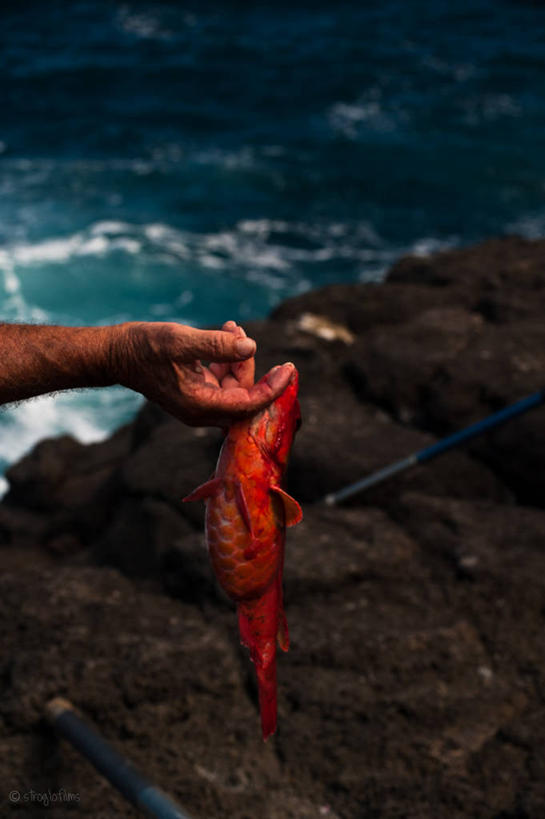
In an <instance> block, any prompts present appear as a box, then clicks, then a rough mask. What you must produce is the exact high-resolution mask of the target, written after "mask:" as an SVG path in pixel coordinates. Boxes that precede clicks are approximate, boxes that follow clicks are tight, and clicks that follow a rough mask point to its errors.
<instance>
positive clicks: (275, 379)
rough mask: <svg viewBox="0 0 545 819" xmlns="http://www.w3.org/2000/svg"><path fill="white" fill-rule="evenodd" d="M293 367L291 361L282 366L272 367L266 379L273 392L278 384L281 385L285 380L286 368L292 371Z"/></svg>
mask: <svg viewBox="0 0 545 819" xmlns="http://www.w3.org/2000/svg"><path fill="white" fill-rule="evenodd" d="M293 366H294V365H293V364H292V363H291V361H288V362H286V364H282V366H278V367H274V368H273V369H272V370H271V373H270V376H269V379H268V381H269V386H270V387H272V389H273V390H274V389H275V388H276V387H277V386H278V385H279V384H282V383H283V382H284V381H285V380H286V367H289V368H290V369H293ZM286 386H287V384H286Z"/></svg>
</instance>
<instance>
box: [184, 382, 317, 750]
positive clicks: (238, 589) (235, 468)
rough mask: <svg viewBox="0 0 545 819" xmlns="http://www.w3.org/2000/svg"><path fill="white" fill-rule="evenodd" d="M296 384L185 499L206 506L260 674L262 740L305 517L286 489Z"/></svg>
mask: <svg viewBox="0 0 545 819" xmlns="http://www.w3.org/2000/svg"><path fill="white" fill-rule="evenodd" d="M252 380H253V375H252ZM298 383H299V377H298V373H297V370H295V369H294V372H293V374H292V376H291V379H290V381H289V383H288V386H287V387H286V389H285V390H284V392H283V393H282V394H281V395H280V396H279V397H278V398H277V399H276V400H275V401H273V403H272V404H270V405H269V406H268V407H267V408H266V409H264V410H261V411H260V412H258V413H257V414H256V415H254V416H252V417H251V418H249V419H248V420H245V421H239V422H237V423H235V424H233V425H232V426H231V427H230V429H229V431H228V433H227V436H226V438H225V441H224V443H223V446H222V449H221V452H220V456H219V460H218V464H217V467H216V472H215V474H214V476H213V477H212V478H211V479H210V480H209V481H208V482H207V483H205V484H203V485H202V486H199V487H198V488H197V489H195V491H194V492H192V493H191V494H190V495H188V496H187V497H186V498H184V501H192V500H199V499H202V500H205V501H206V540H207V544H208V549H209V552H210V558H211V560H212V565H213V567H214V571H215V573H216V576H217V578H218V581H219V583H220V585H221V587H222V588H223V590H224V591H225V592H226V593H227V595H228V596H229V597H230V598H231V599H232V600H234V601H235V603H236V605H237V613H238V625H239V631H240V640H241V642H242V644H243V645H245V646H246V647H247V648H248V649H249V650H250V657H251V659H252V661H253V663H254V665H255V669H256V673H257V682H258V690H259V708H260V713H261V728H262V733H263V739H267V737H269V736H270V735H271V734H273V733H274V732H275V730H276V643H277V640H278V644H279V645H280V648H281V649H282V650H283V651H287V650H288V646H289V637H288V627H287V623H286V617H285V615H284V609H283V605H282V570H283V565H284V544H285V537H286V526H293V525H294V524H296V523H298V522H299V521H300V520H301V518H302V516H303V514H302V511H301V507H300V506H299V504H298V503H297V501H296V500H294V499H293V498H292V497H290V495H288V494H287V493H286V492H285V491H284V489H283V488H282V479H283V476H284V472H285V469H286V465H287V460H288V456H289V453H290V449H291V445H292V442H293V438H294V435H295V432H296V429H297V427H298V425H299V423H300V417H301V416H300V410H299V402H298V400H297V390H298Z"/></svg>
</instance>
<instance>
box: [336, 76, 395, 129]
mask: <svg viewBox="0 0 545 819" xmlns="http://www.w3.org/2000/svg"><path fill="white" fill-rule="evenodd" d="M380 97H381V92H380V89H378V88H372V89H369V91H368V92H367V93H366V94H365V95H364V96H363V97H361V98H360V99H358V100H356V101H355V102H351V103H348V102H336V103H335V104H334V105H332V106H331V107H330V108H329V110H328V111H327V119H328V120H329V124H330V126H331V127H332V128H333V130H334V131H337V132H338V133H340V134H342V135H343V136H345V137H347V138H348V139H357V137H358V136H359V134H360V131H361V130H362V129H367V130H372V131H380V132H386V131H393V130H394V129H395V128H396V120H395V118H394V116H393V114H391V113H389V112H387V111H386V109H385V108H384V106H383V105H382V103H381V100H380Z"/></svg>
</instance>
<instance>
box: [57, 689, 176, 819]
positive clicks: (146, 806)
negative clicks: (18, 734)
mask: <svg viewBox="0 0 545 819" xmlns="http://www.w3.org/2000/svg"><path fill="white" fill-rule="evenodd" d="M45 711H46V716H47V719H48V720H49V722H50V723H51V725H53V727H54V728H55V730H56V731H57V732H58V733H59V734H60V735H61V736H63V737H64V738H65V739H67V740H68V741H69V742H71V743H72V745H73V746H74V748H77V750H78V751H79V752H80V753H82V754H83V755H84V756H85V757H87V759H88V760H89V762H91V763H92V764H93V765H94V766H95V768H96V769H97V771H99V773H101V774H102V775H103V776H104V777H106V779H107V780H108V781H109V782H110V783H111V784H112V785H113V786H114V787H115V788H117V789H118V790H119V791H120V792H121V793H122V794H123V796H124V797H125V798H126V799H128V800H129V802H132V804H133V805H135V806H136V807H137V808H140V810H142V811H144V812H145V813H146V814H147V815H148V816H154V817H156V819H191V817H190V816H189V815H188V814H187V813H185V811H183V810H182V809H181V808H180V807H179V806H178V805H176V804H175V803H174V802H173V801H172V799H170V798H169V797H168V796H167V795H166V794H165V793H163V791H162V790H161V789H160V788H157V787H156V786H155V785H152V783H151V782H149V780H147V779H146V778H145V777H144V776H143V775H142V774H141V773H139V772H138V771H137V770H136V768H134V767H133V766H132V765H131V763H130V762H129V761H128V760H127V759H125V758H124V757H122V756H121V754H119V753H118V752H117V751H116V750H115V749H114V748H112V746H111V745H110V744H109V743H108V742H106V740H105V739H103V738H102V737H101V736H100V735H99V734H97V732H96V731H95V730H94V729H93V728H91V727H90V725H87V723H86V722H84V721H83V719H82V718H81V717H80V716H79V714H78V713H77V711H76V709H75V708H74V706H73V705H72V703H71V702H69V701H68V700H65V699H62V698H61V697H56V698H55V699H53V700H51V701H50V702H48V703H47V705H46V709H45Z"/></svg>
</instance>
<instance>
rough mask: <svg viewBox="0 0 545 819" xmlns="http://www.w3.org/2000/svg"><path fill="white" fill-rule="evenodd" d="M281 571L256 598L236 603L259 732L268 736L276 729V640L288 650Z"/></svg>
mask: <svg viewBox="0 0 545 819" xmlns="http://www.w3.org/2000/svg"><path fill="white" fill-rule="evenodd" d="M281 584H282V578H281V577H280V573H279V574H278V577H277V579H276V580H274V581H273V582H272V583H271V585H270V586H269V588H268V589H267V590H266V591H265V592H264V593H263V594H262V595H261V597H258V598H257V599H255V600H244V601H242V602H240V603H239V604H238V607H237V611H238V627H239V631H240V641H241V643H242V644H243V645H245V646H246V647H247V648H249V649H250V657H251V659H252V662H253V663H254V665H255V670H256V675H257V686H258V691H259V710H260V713H261V731H262V734H263V739H267V738H268V737H270V736H271V734H274V732H275V731H276V640H277V637H278V639H279V643H280V646H281V648H282V649H283V650H284V651H287V650H288V645H289V638H288V628H287V624H286V618H285V615H284V612H283V610H282V586H281Z"/></svg>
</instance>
